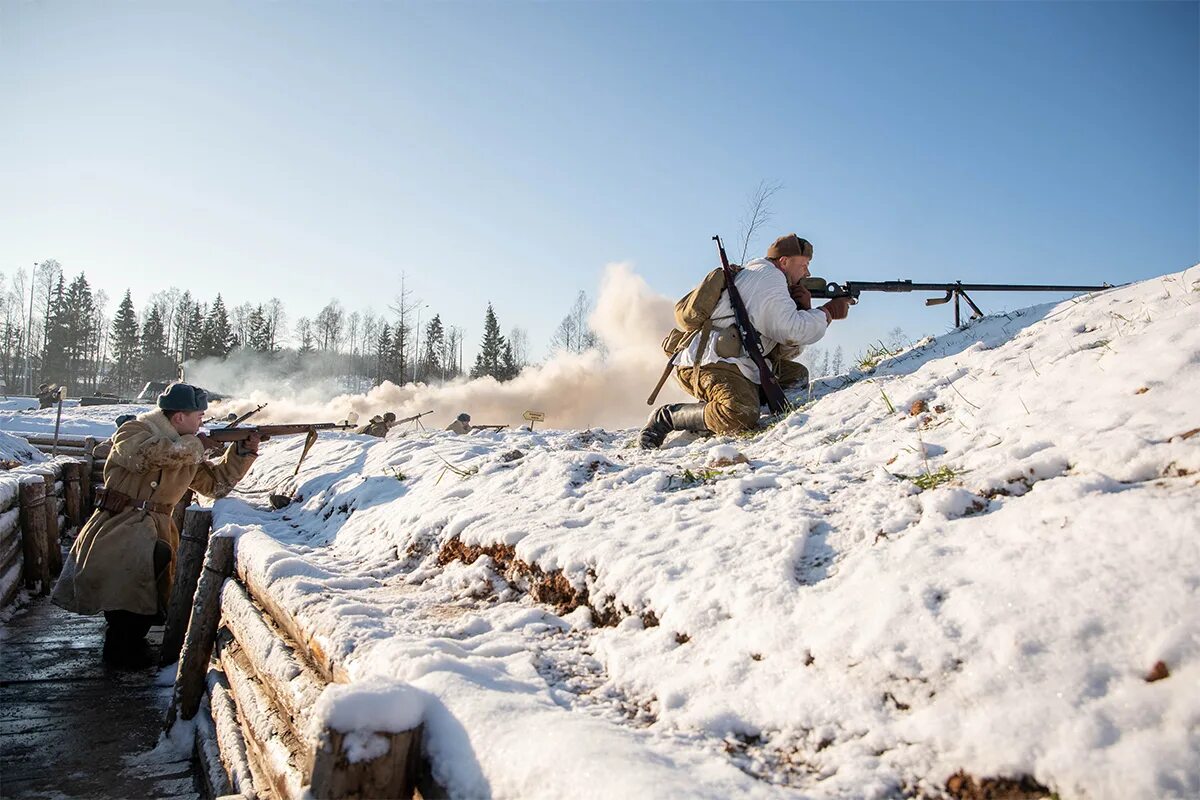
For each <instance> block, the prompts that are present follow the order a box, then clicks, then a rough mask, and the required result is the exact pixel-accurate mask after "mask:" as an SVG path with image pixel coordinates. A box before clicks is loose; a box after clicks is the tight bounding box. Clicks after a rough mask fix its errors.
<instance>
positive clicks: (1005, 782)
mask: <svg viewBox="0 0 1200 800" xmlns="http://www.w3.org/2000/svg"><path fill="white" fill-rule="evenodd" d="M946 791H947V792H948V793H949V794H950V796H951V797H953V798H955V799H956V800H1032V799H1033V798H1041V797H1052V796H1053V795H1052V794H1051V792H1050V790H1049V789H1048V788H1047V787H1045V786H1042V785H1041V784H1040V783H1038V782H1037V781H1035V780H1034V779H1033V778H1032V777H1031V776H1029V775H1022V776H1020V777H1017V778H980V779H978V780H976V779H975V778H974V777H973V776H971V775H968V774H967V773H965V772H963V771H962V770H959V771H958V772H956V773H954V774H953V775H951V776H950V777H949V778H948V779H947V780H946Z"/></svg>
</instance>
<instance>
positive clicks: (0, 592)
mask: <svg viewBox="0 0 1200 800" xmlns="http://www.w3.org/2000/svg"><path fill="white" fill-rule="evenodd" d="M18 541H19V540H18ZM24 571H25V557H24V556H23V555H21V549H20V548H17V552H16V555H15V556H13V559H12V561H10V562H9V563H8V564H7V565H5V566H2V567H0V608H4V607H5V606H7V605H8V604H9V603H11V602H12V601H13V600H14V599H16V596H17V593H18V592H20V591H21V584H22V576H23V574H24Z"/></svg>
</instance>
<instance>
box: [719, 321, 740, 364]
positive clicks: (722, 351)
mask: <svg viewBox="0 0 1200 800" xmlns="http://www.w3.org/2000/svg"><path fill="white" fill-rule="evenodd" d="M713 349H714V350H716V351H717V355H718V356H719V357H721V358H737V357H738V356H741V355H743V353H742V332H741V331H740V330H738V326H737V325H728V326H726V327H724V328H721V329H720V330H718V331H717V342H716V344H715V345H713Z"/></svg>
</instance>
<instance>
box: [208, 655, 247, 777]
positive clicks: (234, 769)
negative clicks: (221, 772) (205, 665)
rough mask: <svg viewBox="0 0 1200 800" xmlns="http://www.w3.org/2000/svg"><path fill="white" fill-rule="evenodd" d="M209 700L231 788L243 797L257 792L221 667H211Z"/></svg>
mask: <svg viewBox="0 0 1200 800" xmlns="http://www.w3.org/2000/svg"><path fill="white" fill-rule="evenodd" d="M207 700H208V703H209V710H210V711H211V712H212V720H213V728H214V729H215V733H216V738H217V744H218V745H220V758H221V764H222V766H223V767H224V768H225V774H226V775H228V776H229V783H230V786H231V788H230V791H231V792H238V793H240V794H241V795H242V796H244V797H250V798H253V797H256V796H258V792H257V791H255V780H254V775H253V772H252V770H251V769H250V757H249V755H248V754H247V752H246V739H245V737H244V736H243V735H242V726H241V724H240V723H239V722H238V718H237V706H236V705H235V704H234V701H233V696H232V695H231V694H230V693H229V681H228V680H227V679H226V678H225V673H223V672H221V671H220V670H219V669H210V670H209V671H208V696H207Z"/></svg>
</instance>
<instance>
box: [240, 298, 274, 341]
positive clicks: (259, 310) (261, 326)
mask: <svg viewBox="0 0 1200 800" xmlns="http://www.w3.org/2000/svg"><path fill="white" fill-rule="evenodd" d="M246 327H247V328H248V336H247V341H246V347H248V348H250V349H251V350H257V351H258V352H260V353H266V352H268V351H270V349H271V328H270V325H269V324H268V322H267V315H266V314H265V313H263V307H262V306H261V305H258V306H255V308H254V310H253V311H251V312H250V318H249V320H248V321H247V323H246Z"/></svg>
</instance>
